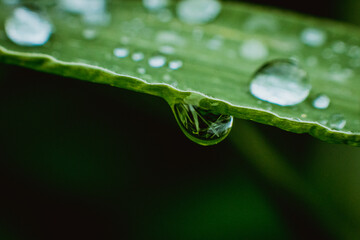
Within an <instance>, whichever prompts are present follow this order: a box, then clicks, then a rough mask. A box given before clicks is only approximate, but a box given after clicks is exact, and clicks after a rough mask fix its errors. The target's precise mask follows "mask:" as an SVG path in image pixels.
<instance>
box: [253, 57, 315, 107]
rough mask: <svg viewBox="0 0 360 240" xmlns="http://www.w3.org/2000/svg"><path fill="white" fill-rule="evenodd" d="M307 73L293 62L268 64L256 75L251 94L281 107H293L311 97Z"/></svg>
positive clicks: (282, 61)
mask: <svg viewBox="0 0 360 240" xmlns="http://www.w3.org/2000/svg"><path fill="white" fill-rule="evenodd" d="M310 90H311V85H310V82H309V79H308V77H307V73H306V72H305V71H304V70H303V69H302V68H300V67H299V66H298V64H297V63H296V62H295V61H293V60H275V61H271V62H269V63H266V64H265V65H263V66H262V67H260V69H259V70H258V71H257V72H256V73H255V75H254V77H253V79H252V81H251V84H250V92H251V94H252V95H253V96H255V97H256V98H258V99H261V100H263V101H266V102H270V103H273V104H277V105H280V106H293V105H296V104H299V103H301V102H303V101H304V100H305V99H306V98H307V97H308V95H309V93H310Z"/></svg>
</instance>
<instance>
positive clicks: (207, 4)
mask: <svg viewBox="0 0 360 240" xmlns="http://www.w3.org/2000/svg"><path fill="white" fill-rule="evenodd" d="M176 12H177V15H178V17H179V19H180V20H181V21H182V22H185V23H190V24H204V23H208V22H210V21H213V20H214V19H215V18H216V17H217V16H218V15H219V13H220V12H221V3H220V2H219V1H217V0H196V1H194V0H183V1H180V2H179V3H178V4H177V7H176Z"/></svg>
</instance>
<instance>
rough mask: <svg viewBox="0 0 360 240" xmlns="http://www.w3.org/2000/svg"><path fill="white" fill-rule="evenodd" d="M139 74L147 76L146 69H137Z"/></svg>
mask: <svg viewBox="0 0 360 240" xmlns="http://www.w3.org/2000/svg"><path fill="white" fill-rule="evenodd" d="M136 71H137V72H138V73H140V74H146V69H145V68H143V67H139V68H137V70H136Z"/></svg>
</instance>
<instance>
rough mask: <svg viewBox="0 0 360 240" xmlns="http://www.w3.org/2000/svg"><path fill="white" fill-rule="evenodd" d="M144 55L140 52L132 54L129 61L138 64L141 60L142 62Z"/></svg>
mask: <svg viewBox="0 0 360 240" xmlns="http://www.w3.org/2000/svg"><path fill="white" fill-rule="evenodd" d="M144 57H145V56H144V53H142V52H134V53H133V54H132V55H131V59H132V60H133V61H134V62H140V61H142V60H144Z"/></svg>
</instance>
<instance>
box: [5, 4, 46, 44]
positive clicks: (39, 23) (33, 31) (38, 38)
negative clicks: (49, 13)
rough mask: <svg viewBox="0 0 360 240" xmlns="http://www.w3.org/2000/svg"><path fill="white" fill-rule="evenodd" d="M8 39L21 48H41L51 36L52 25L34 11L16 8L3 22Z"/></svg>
mask: <svg viewBox="0 0 360 240" xmlns="http://www.w3.org/2000/svg"><path fill="white" fill-rule="evenodd" d="M5 32H6V35H7V36H8V38H9V39H10V40H11V41H13V42H14V43H16V44H18V45H21V46H28V47H30V46H42V45H44V44H45V43H47V41H48V40H49V38H50V36H51V34H52V24H51V23H50V21H49V20H48V19H47V18H46V17H45V16H43V15H42V14H41V13H40V12H37V11H35V9H34V10H33V9H30V8H27V7H18V8H16V9H15V10H14V12H13V13H12V15H11V16H10V17H9V18H8V19H7V20H6V22H5Z"/></svg>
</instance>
